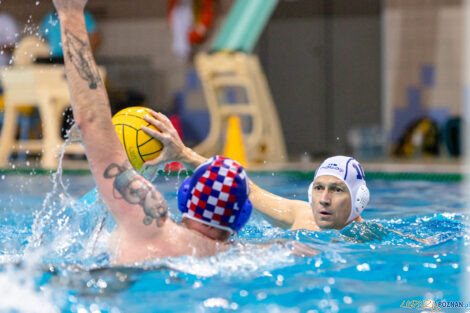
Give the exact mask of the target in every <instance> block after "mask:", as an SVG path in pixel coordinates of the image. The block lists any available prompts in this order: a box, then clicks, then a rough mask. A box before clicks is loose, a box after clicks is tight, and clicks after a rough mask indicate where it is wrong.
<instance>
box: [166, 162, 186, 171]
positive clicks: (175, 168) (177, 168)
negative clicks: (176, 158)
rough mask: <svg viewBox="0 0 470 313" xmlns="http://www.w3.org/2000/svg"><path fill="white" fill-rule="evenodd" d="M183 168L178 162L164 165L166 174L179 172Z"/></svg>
mask: <svg viewBox="0 0 470 313" xmlns="http://www.w3.org/2000/svg"><path fill="white" fill-rule="evenodd" d="M183 168H184V165H183V163H180V162H171V163H167V164H166V165H165V171H166V172H179V171H181V170H182V169H183Z"/></svg>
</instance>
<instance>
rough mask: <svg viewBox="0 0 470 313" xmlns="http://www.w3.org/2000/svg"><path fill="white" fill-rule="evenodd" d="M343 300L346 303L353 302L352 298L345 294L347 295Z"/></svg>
mask: <svg viewBox="0 0 470 313" xmlns="http://www.w3.org/2000/svg"><path fill="white" fill-rule="evenodd" d="M343 301H344V303H346V304H351V303H352V298H351V297H348V296H345V297H343Z"/></svg>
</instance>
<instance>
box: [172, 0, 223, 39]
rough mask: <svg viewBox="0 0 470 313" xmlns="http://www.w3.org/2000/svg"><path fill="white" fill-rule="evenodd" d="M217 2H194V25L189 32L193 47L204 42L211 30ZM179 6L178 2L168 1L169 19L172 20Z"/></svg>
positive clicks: (200, 0)
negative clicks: (173, 13)
mask: <svg viewBox="0 0 470 313" xmlns="http://www.w3.org/2000/svg"><path fill="white" fill-rule="evenodd" d="M214 4H215V0H193V11H194V25H193V26H192V27H191V29H190V30H189V32H188V40H189V42H190V43H191V44H192V45H195V44H200V43H202V42H204V40H205V39H206V37H207V32H208V30H209V28H210V27H211V26H212V24H213V23H214V11H215V10H214ZM177 5H178V0H168V2H167V13H166V16H167V19H168V20H170V19H171V12H172V11H173V9H174V7H175V6H177Z"/></svg>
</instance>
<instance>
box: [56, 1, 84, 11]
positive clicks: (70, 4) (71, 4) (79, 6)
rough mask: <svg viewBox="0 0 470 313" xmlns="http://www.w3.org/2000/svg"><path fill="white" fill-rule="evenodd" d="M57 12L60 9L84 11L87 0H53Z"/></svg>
mask: <svg viewBox="0 0 470 313" xmlns="http://www.w3.org/2000/svg"><path fill="white" fill-rule="evenodd" d="M53 2H54V6H55V8H56V10H57V12H59V13H60V11H64V10H65V11H67V10H72V11H83V10H84V9H85V5H86V3H87V0H53Z"/></svg>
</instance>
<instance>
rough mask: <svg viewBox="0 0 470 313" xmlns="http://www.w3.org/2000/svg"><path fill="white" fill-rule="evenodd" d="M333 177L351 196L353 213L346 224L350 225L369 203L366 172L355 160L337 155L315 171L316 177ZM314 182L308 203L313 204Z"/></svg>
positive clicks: (311, 185) (309, 191)
mask: <svg viewBox="0 0 470 313" xmlns="http://www.w3.org/2000/svg"><path fill="white" fill-rule="evenodd" d="M325 175H331V176H334V177H337V178H339V179H341V180H342V181H343V182H344V183H345V184H346V186H347V187H348V189H349V192H350V195H351V213H350V214H349V218H348V220H347V221H346V223H349V222H350V221H352V220H353V219H355V218H356V217H358V216H359V215H360V214H361V212H362V211H363V210H364V209H365V208H366V206H367V203H369V196H370V195H369V189H368V188H367V186H366V180H365V175H364V170H363V169H362V166H361V164H359V162H357V161H356V160H355V159H354V158H350V157H346V156H342V155H337V156H334V157H331V158H328V159H326V160H325V161H323V163H322V164H321V165H320V166H319V167H318V168H317V170H316V171H315V177H314V179H313V181H315V179H316V178H317V177H320V176H325ZM312 189H313V182H312V183H311V184H310V187H309V188H308V201H309V202H310V205H311V204H312Z"/></svg>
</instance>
